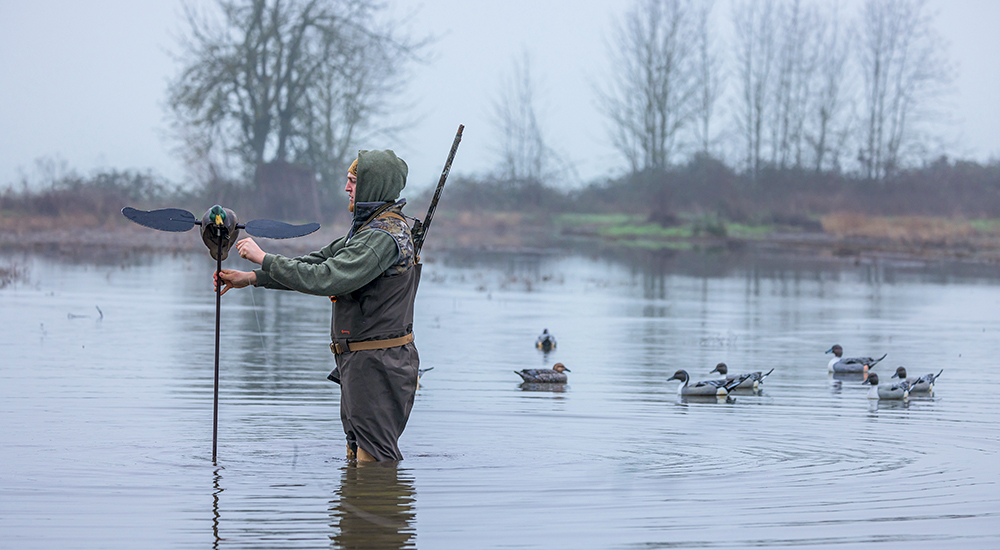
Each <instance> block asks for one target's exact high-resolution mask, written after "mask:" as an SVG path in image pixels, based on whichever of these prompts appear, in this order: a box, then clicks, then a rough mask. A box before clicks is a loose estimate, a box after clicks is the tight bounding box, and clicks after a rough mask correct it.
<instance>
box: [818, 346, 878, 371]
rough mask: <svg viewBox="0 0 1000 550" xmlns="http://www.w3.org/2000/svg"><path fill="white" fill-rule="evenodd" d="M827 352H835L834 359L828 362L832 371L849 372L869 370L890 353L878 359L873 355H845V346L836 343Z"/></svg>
mask: <svg viewBox="0 0 1000 550" xmlns="http://www.w3.org/2000/svg"><path fill="white" fill-rule="evenodd" d="M826 353H832V354H833V359H830V362H829V363H828V364H827V368H828V369H829V371H830V372H848V373H865V372H868V371H869V370H870V369H871V368H872V367H874V366H875V365H876V364H877V363H878V362H879V361H881V360H883V359H885V356H886V355H889V354H888V353H887V354H885V355H883V356H882V357H879V358H878V359H872V358H871V357H844V348H842V347H840V344H834V345H833V347H832V348H830V349H828V350H826Z"/></svg>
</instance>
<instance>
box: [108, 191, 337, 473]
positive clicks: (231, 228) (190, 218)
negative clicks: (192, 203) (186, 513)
mask: <svg viewBox="0 0 1000 550" xmlns="http://www.w3.org/2000/svg"><path fill="white" fill-rule="evenodd" d="M122 215H123V216H125V217H126V218H128V219H130V220H132V221H133V222H135V223H137V224H139V225H142V226H145V227H149V228H151V229H157V230H159V231H172V232H181V231H187V230H189V229H191V228H192V227H194V226H196V225H200V226H201V239H202V241H204V243H205V246H207V247H208V253H209V254H211V256H212V259H213V260H215V262H216V268H215V276H216V281H218V276H219V272H221V271H222V261H223V260H225V259H226V257H228V256H229V249H230V248H232V246H233V245H234V244H236V241H237V240H238V239H239V236H240V229H243V230H245V231H246V232H247V233H249V234H251V235H253V236H254V237H264V238H267V239H291V238H294V237H302V236H304V235H308V234H310V233H312V232H313V231H316V230H317V229H319V224H318V223H307V224H304V225H292V224H288V223H284V222H278V221H274V220H250V221H248V222H247V223H246V224H240V223H239V221H238V219H237V217H236V213H235V212H233V211H232V210H230V209H228V208H223V207H222V206H219V205H218V204H216V205H214V206H212V207H211V208H209V209H208V210H207V211H206V212H205V215H204V216H202V217H201V220H198V219H197V218H195V217H194V214H192V213H190V212H188V211H187V210H182V209H180V208H163V209H160V210H150V211H146V210H137V209H135V208H132V207H130V206H126V207H125V208H122ZM221 307H222V285H221V284H218V283H216V285H215V402H214V404H213V407H214V408H213V418H212V462H215V459H216V451H217V448H218V434H219V333H220V330H221V328H220V326H221V325H220V322H219V318H220V311H221Z"/></svg>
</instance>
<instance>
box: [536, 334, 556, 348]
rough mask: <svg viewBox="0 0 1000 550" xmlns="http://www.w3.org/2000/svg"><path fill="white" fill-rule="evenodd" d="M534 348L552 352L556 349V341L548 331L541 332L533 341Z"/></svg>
mask: <svg viewBox="0 0 1000 550" xmlns="http://www.w3.org/2000/svg"><path fill="white" fill-rule="evenodd" d="M535 347H536V348H538V349H540V350H542V351H544V352H549V351H552V349H553V348H555V347H556V339H555V337H554V336H552V335H551V334H549V329H544V330H542V334H541V335H540V336H539V337H538V340H535Z"/></svg>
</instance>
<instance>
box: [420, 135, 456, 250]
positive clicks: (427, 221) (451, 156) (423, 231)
mask: <svg viewBox="0 0 1000 550" xmlns="http://www.w3.org/2000/svg"><path fill="white" fill-rule="evenodd" d="M464 129H465V126H464V125H462V124H459V125H458V132H456V133H455V141H454V142H452V144H451V151H449V152H448V160H447V161H446V162H445V163H444V170H443V171H442V172H441V179H440V180H438V184H437V188H436V189H435V190H434V198H432V199H431V205H430V206H429V207H427V215H426V216H424V221H422V222H421V221H420V220H416V221H415V222H413V229H412V231H411V232H410V234H411V235H413V254H414V256H415V257H416V260H417V262H419V261H420V249H421V248H422V247H423V246H424V238H425V237H426V236H427V229H428V228H429V227H430V226H431V220H433V219H434V211H435V210H437V205H438V201H439V200H441V191H442V190H443V189H444V182H445V180H447V179H448V173H449V172H451V163H452V161H453V160H455V152H456V151H458V144H459V143H460V142H461V141H462V130H464Z"/></svg>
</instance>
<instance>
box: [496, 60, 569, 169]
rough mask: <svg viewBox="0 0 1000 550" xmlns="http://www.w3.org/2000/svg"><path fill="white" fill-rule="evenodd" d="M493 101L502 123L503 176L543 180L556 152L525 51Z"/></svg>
mask: <svg viewBox="0 0 1000 550" xmlns="http://www.w3.org/2000/svg"><path fill="white" fill-rule="evenodd" d="M505 80H506V82H504V84H503V88H502V91H501V94H500V96H499V98H498V99H497V100H496V101H495V103H494V105H493V111H494V112H493V115H494V121H495V124H496V125H497V127H498V133H497V135H498V136H499V144H498V150H499V153H500V163H499V171H500V177H501V178H502V179H503V180H505V181H508V182H516V183H541V182H542V181H543V180H544V179H545V178H547V177H548V176H550V175H551V174H552V163H553V156H554V153H553V152H552V150H551V149H550V148H549V147H548V146H547V145H546V144H545V140H544V139H543V137H542V131H541V128H540V126H539V124H538V117H537V116H536V114H535V92H534V89H535V87H534V83H533V79H532V75H531V58H530V56H529V55H528V52H527V51H523V52H522V53H521V56H520V57H519V58H515V59H514V63H513V70H512V72H511V74H510V76H509V77H508V78H506V79H505Z"/></svg>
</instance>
